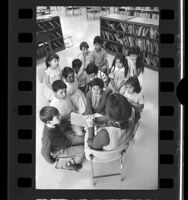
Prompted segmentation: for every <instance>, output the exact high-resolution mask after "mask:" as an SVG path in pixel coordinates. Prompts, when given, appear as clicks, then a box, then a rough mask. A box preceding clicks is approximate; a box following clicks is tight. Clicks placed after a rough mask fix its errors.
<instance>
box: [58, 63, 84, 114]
mask: <svg viewBox="0 0 188 200" xmlns="http://www.w3.org/2000/svg"><path fill="white" fill-rule="evenodd" d="M62 76H63V81H64V82H65V84H66V85H67V94H68V95H69V96H70V98H71V100H72V102H73V105H74V106H75V107H76V112H77V113H79V114H83V113H84V112H85V110H86V98H85V95H84V94H83V92H82V91H81V90H79V89H78V82H77V80H76V78H75V74H74V70H73V69H72V68H71V67H65V68H64V69H63V71H62Z"/></svg>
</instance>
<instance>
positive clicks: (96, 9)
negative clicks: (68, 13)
mask: <svg viewBox="0 0 188 200" xmlns="http://www.w3.org/2000/svg"><path fill="white" fill-rule="evenodd" d="M101 10H102V9H101V7H86V16H87V19H88V14H89V13H90V14H93V18H94V19H95V16H96V14H100V12H101Z"/></svg>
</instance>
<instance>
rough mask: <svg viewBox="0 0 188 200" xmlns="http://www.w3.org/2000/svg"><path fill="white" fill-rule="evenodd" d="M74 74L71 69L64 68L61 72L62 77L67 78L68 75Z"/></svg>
mask: <svg viewBox="0 0 188 200" xmlns="http://www.w3.org/2000/svg"><path fill="white" fill-rule="evenodd" d="M71 73H74V70H73V69H72V68H71V67H64V69H63V71H62V76H63V77H64V78H67V77H68V75H69V74H71Z"/></svg>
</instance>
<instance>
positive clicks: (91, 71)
mask: <svg viewBox="0 0 188 200" xmlns="http://www.w3.org/2000/svg"><path fill="white" fill-rule="evenodd" d="M86 73H87V75H88V77H89V80H90V82H91V81H92V80H94V79H95V78H100V79H102V80H103V82H104V87H105V89H107V86H108V76H107V75H106V74H105V73H104V72H102V71H101V70H99V69H98V67H97V66H96V65H95V64H93V63H90V64H89V65H88V66H87V67H86Z"/></svg>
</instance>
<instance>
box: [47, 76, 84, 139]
mask: <svg viewBox="0 0 188 200" xmlns="http://www.w3.org/2000/svg"><path fill="white" fill-rule="evenodd" d="M52 89H53V91H54V98H53V99H52V101H51V103H50V106H53V107H55V108H57V109H58V111H59V113H60V116H61V119H62V120H66V121H68V122H70V114H71V112H76V108H75V106H74V105H73V103H72V101H71V98H70V97H69V95H68V94H67V86H66V84H65V83H64V82H63V81H62V80H57V81H54V82H53V84H52ZM71 128H72V130H73V131H74V132H75V133H76V135H79V136H82V135H83V131H82V127H79V126H75V125H71Z"/></svg>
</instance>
